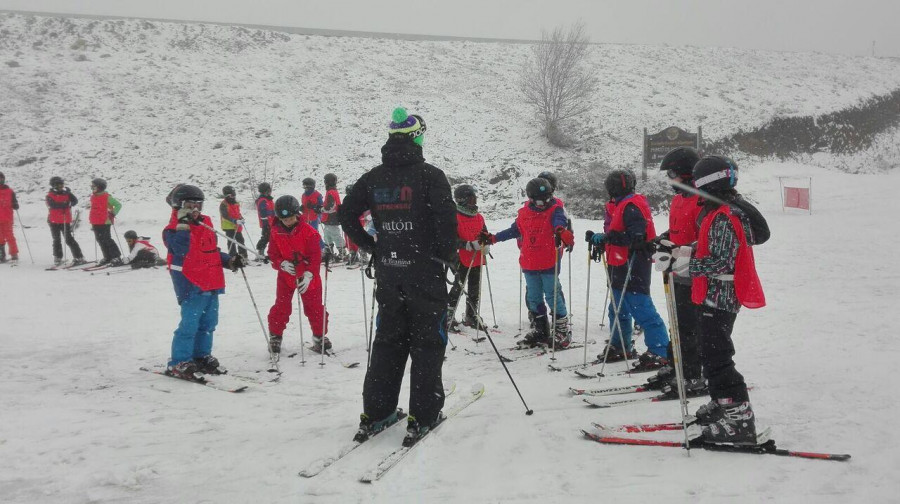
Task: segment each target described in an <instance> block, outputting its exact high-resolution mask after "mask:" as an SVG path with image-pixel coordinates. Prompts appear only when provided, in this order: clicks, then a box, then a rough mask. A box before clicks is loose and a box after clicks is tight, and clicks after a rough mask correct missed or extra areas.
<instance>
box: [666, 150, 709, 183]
mask: <svg viewBox="0 0 900 504" xmlns="http://www.w3.org/2000/svg"><path fill="white" fill-rule="evenodd" d="M697 161H700V154H699V153H697V151H696V150H695V149H693V148H691V147H676V148H674V149H672V150H670V151H669V152H668V153H667V154H666V155H665V156H664V157H663V159H662V161H661V162H660V163H659V169H660V170H662V171H664V172H666V174H668V176H669V178H671V179H673V178H675V177H681V178H682V179H683V180H687V179H690V178H691V176H692V175H691V174H692V173H693V171H694V165H696V164H697Z"/></svg>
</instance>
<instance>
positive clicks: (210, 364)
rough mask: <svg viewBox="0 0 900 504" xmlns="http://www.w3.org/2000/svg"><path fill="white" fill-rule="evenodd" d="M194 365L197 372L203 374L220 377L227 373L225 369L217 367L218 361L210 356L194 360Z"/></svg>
mask: <svg viewBox="0 0 900 504" xmlns="http://www.w3.org/2000/svg"><path fill="white" fill-rule="evenodd" d="M194 363H195V364H197V370H198V371H199V372H201V373H203V374H210V375H222V374H225V373H227V372H228V370H227V369H225V368H223V367H222V366H220V365H219V359H216V358H215V357H213V356H212V355H207V356H205V357H197V358H196V359H194Z"/></svg>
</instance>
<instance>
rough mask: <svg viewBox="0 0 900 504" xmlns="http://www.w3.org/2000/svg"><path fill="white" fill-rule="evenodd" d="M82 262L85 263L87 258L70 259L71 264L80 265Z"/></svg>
mask: <svg viewBox="0 0 900 504" xmlns="http://www.w3.org/2000/svg"><path fill="white" fill-rule="evenodd" d="M82 264H87V260H85V258H84V257H76V258H75V259H72V266H81V265H82Z"/></svg>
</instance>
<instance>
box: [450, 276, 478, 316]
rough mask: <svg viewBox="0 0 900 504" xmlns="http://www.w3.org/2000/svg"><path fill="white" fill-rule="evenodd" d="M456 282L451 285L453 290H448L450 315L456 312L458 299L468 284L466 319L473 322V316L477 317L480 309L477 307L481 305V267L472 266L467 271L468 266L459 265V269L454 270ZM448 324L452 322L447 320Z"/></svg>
mask: <svg viewBox="0 0 900 504" xmlns="http://www.w3.org/2000/svg"><path fill="white" fill-rule="evenodd" d="M456 271H457V273H456V282H454V284H453V288H452V289H450V314H451V315H452V314H453V313H456V310H457V309H458V308H459V297H460V295H462V291H463V289H464V288H465V287H466V284H468V286H469V288H468V289H467V290H466V293H467V294H466V300H465V304H466V319H468V320H475V316H476V315H478V313H477V312H478V311H479V310H480V309H481V308H480V307H479V305H480V304H481V266H472V268H471V269H469V266H468V265H462V264H460V265H459V268H458V269H457V270H456ZM448 322H453V321H452V320H448Z"/></svg>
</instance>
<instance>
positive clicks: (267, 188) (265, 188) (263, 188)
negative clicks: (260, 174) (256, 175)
mask: <svg viewBox="0 0 900 504" xmlns="http://www.w3.org/2000/svg"><path fill="white" fill-rule="evenodd" d="M256 190H257V191H259V193H260V194H269V193H271V192H272V184H269V183H268V182H260V184H259V185H258V186H256Z"/></svg>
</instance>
